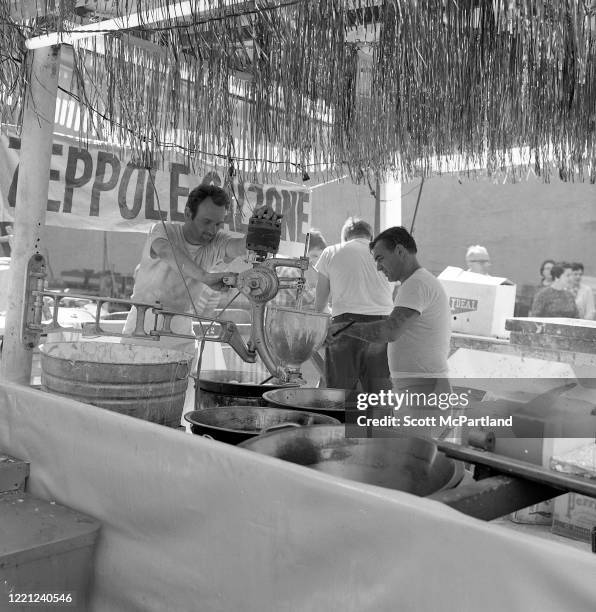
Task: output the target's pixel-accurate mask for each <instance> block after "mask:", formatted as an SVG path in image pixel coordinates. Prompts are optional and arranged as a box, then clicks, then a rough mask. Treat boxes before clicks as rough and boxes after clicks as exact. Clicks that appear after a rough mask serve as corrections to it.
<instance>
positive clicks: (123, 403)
mask: <svg viewBox="0 0 596 612" xmlns="http://www.w3.org/2000/svg"><path fill="white" fill-rule="evenodd" d="M39 351H40V357H41V388H42V390H43V391H48V392H50V393H56V394H58V395H63V396H66V397H69V398H71V399H75V400H78V401H80V402H84V403H86V404H92V405H94V406H99V407H100V408H107V409H108V410H114V411H115V412H120V413H121V414H126V415H128V416H133V417H137V418H140V419H145V420H147V421H152V422H154V423H159V424H162V425H168V426H170V427H178V426H179V425H180V420H181V418H182V410H183V408H184V399H185V395H186V389H187V386H188V375H189V372H190V368H191V364H192V355H189V354H187V353H183V352H181V351H176V350H173V349H169V348H159V347H150V346H144V345H135V344H120V343H116V342H55V343H49V344H42V345H41V346H40V347H39Z"/></svg>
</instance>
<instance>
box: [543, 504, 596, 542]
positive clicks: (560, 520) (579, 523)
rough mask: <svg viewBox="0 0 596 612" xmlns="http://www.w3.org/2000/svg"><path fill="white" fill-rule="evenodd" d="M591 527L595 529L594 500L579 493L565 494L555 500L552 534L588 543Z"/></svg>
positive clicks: (595, 513) (595, 507) (595, 505)
mask: <svg viewBox="0 0 596 612" xmlns="http://www.w3.org/2000/svg"><path fill="white" fill-rule="evenodd" d="M592 527H596V499H594V498H593V497H588V496H587V495H579V493H567V495H560V496H559V497H556V498H555V503H554V511H553V526H552V528H551V531H552V532H553V533H556V534H558V535H562V536H565V537H567V538H573V539H574V540H582V541H584V542H589V541H590V538H591V535H590V534H591V533H592Z"/></svg>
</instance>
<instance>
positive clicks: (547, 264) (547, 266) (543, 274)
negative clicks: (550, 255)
mask: <svg viewBox="0 0 596 612" xmlns="http://www.w3.org/2000/svg"><path fill="white" fill-rule="evenodd" d="M554 265H555V262H554V260H552V259H545V260H544V261H543V262H542V265H541V266H540V287H550V286H551V284H552V282H553V277H552V275H551V270H552V268H553V266H554Z"/></svg>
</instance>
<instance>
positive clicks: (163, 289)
mask: <svg viewBox="0 0 596 612" xmlns="http://www.w3.org/2000/svg"><path fill="white" fill-rule="evenodd" d="M165 225H166V228H167V237H168V238H169V240H170V242H171V243H172V244H173V245H175V246H177V247H178V248H180V249H182V250H184V251H186V253H187V255H188V256H189V257H190V258H191V259H192V260H193V261H195V262H196V263H197V265H199V266H200V267H201V268H203V270H205V271H207V272H211V271H213V269H214V268H215V266H217V265H218V264H220V263H222V262H223V261H225V260H226V245H227V243H228V242H229V241H230V240H231V239H232V238H233V236H231V235H230V234H227V233H225V232H218V233H217V234H216V235H215V238H214V239H213V240H212V241H211V242H210V243H209V244H205V245H200V244H191V243H189V242H187V240H186V239H185V238H184V235H183V233H182V227H183V225H182V224H181V223H166V224H165ZM158 238H166V229H165V228H164V225H163V224H162V223H156V224H155V225H153V227H152V228H151V230H150V232H149V236H148V237H147V241H146V242H145V246H144V247H143V254H142V256H141V262H140V264H139V266H138V269H137V272H136V277H135V286H134V290H133V293H132V298H131V299H132V300H133V301H135V302H145V303H148V304H153V303H155V302H156V301H159V302H160V303H161V305H162V306H163V307H164V308H165V309H167V310H175V311H178V312H186V313H189V314H192V313H194V310H193V307H192V304H191V301H190V298H189V295H188V292H187V290H186V287H185V285H184V282H183V280H182V278H181V276H180V272H179V270H178V269H177V268H172V267H171V266H170V265H169V264H167V263H166V262H165V261H163V260H161V259H160V258H159V257H155V256H152V254H151V246H152V245H153V242H154V241H155V240H156V239H158ZM180 263H182V262H180ZM186 284H187V285H188V289H189V290H190V294H191V295H192V299H193V302H194V303H195V305H196V304H197V303H200V301H201V298H202V293H203V292H204V291H205V289H208V287H207V285H205V284H204V283H201V282H199V281H198V280H195V279H188V278H187V279H186ZM199 314H200V312H199ZM150 319H152V317H151V316H149V315H147V316H146V317H145V329H146V330H147V331H149V330H151V329H153V321H150ZM135 325H136V311H135V308H132V309H131V311H130V313H129V315H128V317H127V319H126V324H125V326H124V333H130V332H132V331H134V328H135ZM191 326H192V323H191V320H190V319H186V318H182V317H179V318H178V319H176V318H174V320H173V321H172V327H171V329H172V331H176V332H179V333H190V330H191Z"/></svg>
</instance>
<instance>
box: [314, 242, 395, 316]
mask: <svg viewBox="0 0 596 612" xmlns="http://www.w3.org/2000/svg"><path fill="white" fill-rule="evenodd" d="M369 243H370V241H369V240H368V239H367V238H355V239H354V240H349V241H348V242H345V243H344V244H334V245H332V246H328V247H327V248H326V249H325V250H324V251H323V252H322V253H321V257H320V258H319V261H318V262H317V265H316V266H315V270H316V271H317V272H318V273H319V274H322V275H323V276H325V277H326V278H328V279H329V287H330V297H331V315H332V316H334V317H337V316H338V315H340V314H343V313H344V312H352V313H354V314H364V315H388V314H389V313H390V312H391V311H392V310H393V299H392V294H393V287H392V285H391V283H390V282H389V281H388V280H387V279H386V278H385V276H383V275H382V274H381V273H380V272H379V271H378V270H377V266H376V264H375V262H374V259H373V257H372V255H371V254H370V249H369Z"/></svg>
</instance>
